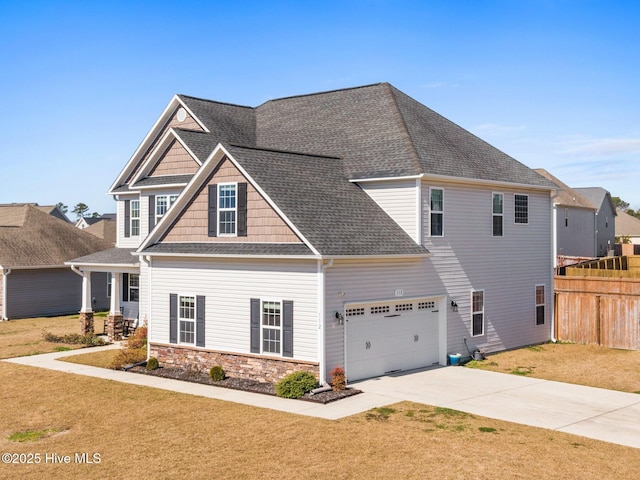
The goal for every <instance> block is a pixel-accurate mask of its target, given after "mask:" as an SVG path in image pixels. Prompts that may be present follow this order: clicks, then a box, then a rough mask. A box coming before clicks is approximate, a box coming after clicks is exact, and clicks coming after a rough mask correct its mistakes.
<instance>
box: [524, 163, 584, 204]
mask: <svg viewBox="0 0 640 480" xmlns="http://www.w3.org/2000/svg"><path fill="white" fill-rule="evenodd" d="M535 171H536V172H537V173H539V174H540V175H542V176H543V177H545V178H546V179H547V180H549V181H551V182H553V183H554V185H555V186H556V189H557V194H556V196H555V197H554V199H553V201H554V202H555V203H556V204H558V205H562V206H567V207H580V208H589V209H596V207H594V206H593V204H592V203H591V202H590V201H589V200H587V199H586V198H585V197H583V196H582V195H580V194H579V193H578V192H576V191H575V190H574V189H572V188H571V187H569V186H568V185H567V184H565V183H563V182H562V181H561V180H560V179H558V178H556V177H554V176H553V175H551V173H549V172H548V171H546V170H545V169H544V168H536V169H535Z"/></svg>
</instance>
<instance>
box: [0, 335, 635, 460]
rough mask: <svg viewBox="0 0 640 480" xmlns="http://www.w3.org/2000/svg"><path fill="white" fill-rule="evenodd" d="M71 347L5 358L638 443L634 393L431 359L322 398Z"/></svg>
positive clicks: (333, 412) (258, 399)
mask: <svg viewBox="0 0 640 480" xmlns="http://www.w3.org/2000/svg"><path fill="white" fill-rule="evenodd" d="M99 348H101V349H111V348H119V346H118V345H110V346H107V347H99ZM91 350H92V351H96V349H91ZM78 353H82V352H80V351H78V350H75V351H66V352H55V353H48V354H43V355H33V356H29V357H19V358H12V359H7V360H4V361H6V362H10V363H17V364H21V365H29V366H33V367H40V368H47V369H50V370H57V371H61V372H67V373H74V374H77V375H86V376H90V377H98V378H104V379H107V380H114V381H117V382H122V383H129V384H133V385H142V386H147V387H152V388H160V389H164V390H171V391H175V392H180V393H186V394H190V395H199V396H202V397H208V398H215V399H218V400H224V401H228V402H236V403H242V404H245V405H252V406H256V407H262V408H269V409H273V410H279V411H283V412H289V413H296V414H300V415H308V416H314V417H320V418H324V419H329V420H335V419H339V418H342V417H346V416H349V415H354V414H357V413H360V412H364V411H367V410H370V409H372V408H375V407H381V406H384V405H390V404H393V403H397V402H400V401H403V400H409V401H412V402H418V403H424V404H427V405H434V406H438V407H447V408H452V409H455V410H460V411H464V412H468V413H472V414H475V415H481V416H485V417H489V418H496V419H500V420H506V421H509V422H514V423H520V424H524V425H531V426H535V427H541V428H548V429H551V430H557V431H560V432H566V433H572V434H574V435H580V436H583V437H588V438H594V439H597V440H603V441H606V442H611V443H617V444H620V445H626V446H630V447H635V448H640V395H638V394H633V393H623V392H616V391H612V390H604V389H600V388H591V387H583V386H580V385H570V384H566V383H560V382H551V381H548V380H540V379H536V378H528V377H519V376H516V375H508V374H502V373H495V372H486V371H482V370H474V369H468V368H461V367H436V368H431V369H427V370H422V371H415V372H411V373H405V374H397V375H391V376H385V377H379V378H375V379H370V380H365V381H361V382H356V383H353V384H352V385H351V386H353V387H354V388H357V389H359V390H362V391H363V392H364V393H362V394H360V395H355V396H353V397H349V398H346V399H343V400H340V401H337V402H334V403H329V404H327V405H321V404H316V403H311V402H304V401H297V400H288V399H284V398H279V397H272V396H268V395H261V394H257V393H248V392H242V391H237V390H229V389H226V388H219V387H213V386H210V385H199V384H194V383H189V382H182V381H179V380H170V379H165V378H160V377H153V376H150V375H136V374H133V373H127V372H121V371H115V370H107V369H103V368H97V367H90V366H86V365H79V364H75V363H68V362H63V361H58V360H57V359H59V358H62V357H66V356H70V355H76V354H78ZM87 353H88V352H87Z"/></svg>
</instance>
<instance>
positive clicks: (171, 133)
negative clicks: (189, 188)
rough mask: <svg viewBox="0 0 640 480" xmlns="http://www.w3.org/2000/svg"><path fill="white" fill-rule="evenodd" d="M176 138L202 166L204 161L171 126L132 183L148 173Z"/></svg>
mask: <svg viewBox="0 0 640 480" xmlns="http://www.w3.org/2000/svg"><path fill="white" fill-rule="evenodd" d="M174 140H177V141H178V142H179V143H180V145H182V146H183V147H184V149H185V150H186V151H187V153H188V154H189V155H191V158H193V159H194V160H195V161H196V163H197V164H198V165H200V166H202V162H201V161H200V160H199V159H198V157H196V155H195V154H194V153H193V152H192V151H191V149H190V148H189V147H187V145H186V144H185V143H184V142H183V141H182V139H181V138H180V137H179V136H178V134H177V133H176V132H175V130H174V129H173V128H170V129H169V130H167V132H166V133H165V134H164V136H163V137H162V139H161V140H160V141H159V142H158V144H157V145H156V148H154V149H153V151H152V152H151V153H150V154H149V156H148V157H147V160H146V161H145V162H144V165H142V167H141V168H140V169H139V170H138V173H137V174H136V175H135V177H133V178H132V179H131V182H130V185H135V184H136V182H137V181H139V180H140V179H141V178H144V177H145V176H146V175H147V173H148V172H149V170H151V166H152V165H154V164H155V162H156V161H158V160H159V157H160V155H162V154H163V153H164V152H165V151H166V149H167V148H168V147H169V145H170V144H171V142H173V141H174ZM136 188H138V187H136Z"/></svg>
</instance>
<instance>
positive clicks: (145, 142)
mask: <svg viewBox="0 0 640 480" xmlns="http://www.w3.org/2000/svg"><path fill="white" fill-rule="evenodd" d="M177 105H181V106H184V105H183V104H182V101H181V100H180V99H179V98H178V96H177V95H174V96H173V98H172V99H171V101H170V102H169V103H168V104H167V106H166V107H165V108H164V110H163V111H162V113H161V114H160V116H159V117H158V119H157V120H156V122H155V123H154V124H153V127H151V129H150V130H149V132H148V133H147V134H146V135H145V137H144V138H143V139H142V142H140V145H138V148H136V150H135V152H133V155H131V158H130V159H129V161H128V162H127V164H126V165H125V167H124V168H123V169H122V171H121V172H120V175H118V178H116V181H115V182H113V185H111V187H110V188H109V193H112V191H113V189H114V188H116V187H117V186H119V185H120V184H121V183H122V182H124V179H125V177H127V176H129V175H130V174H131V172H132V171H133V170H134V168H135V166H136V165H137V164H138V161H139V160H140V159H139V156H140V154H141V152H142V151H144V150H145V149H146V148H148V147H149V144H150V143H151V142H152V141H153V139H154V138H155V136H156V135H157V133H156V131H157V130H158V128H159V126H160V125H162V124H163V123H164V122H166V121H167V119H168V118H169V115H170V114H171V112H172V111H173V110H174V109H175V108H176V106H177Z"/></svg>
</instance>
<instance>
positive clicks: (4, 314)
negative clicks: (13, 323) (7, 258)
mask: <svg viewBox="0 0 640 480" xmlns="http://www.w3.org/2000/svg"><path fill="white" fill-rule="evenodd" d="M0 268H2V267H0ZM10 273H11V269H10V268H2V312H0V321H5V320H9V319H8V318H7V276H8V275H9V274H10Z"/></svg>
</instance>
